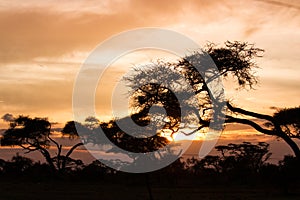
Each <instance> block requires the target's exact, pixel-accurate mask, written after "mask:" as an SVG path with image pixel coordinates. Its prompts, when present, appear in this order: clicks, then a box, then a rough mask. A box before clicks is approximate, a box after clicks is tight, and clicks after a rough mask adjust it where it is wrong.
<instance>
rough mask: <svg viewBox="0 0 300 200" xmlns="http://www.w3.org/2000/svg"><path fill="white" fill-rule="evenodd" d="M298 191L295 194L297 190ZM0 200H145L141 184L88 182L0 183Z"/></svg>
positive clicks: (230, 191) (183, 190)
mask: <svg viewBox="0 0 300 200" xmlns="http://www.w3.org/2000/svg"><path fill="white" fill-rule="evenodd" d="M152 192H153V197H154V200H192V199H201V200H202V199H203V200H222V199H224V200H227V199H228V200H257V199H258V200H259V199H264V200H267V199H270V200H271V199H272V200H294V199H295V200H299V199H300V196H299V194H300V193H297V194H293V195H291V194H290V195H283V193H282V192H281V191H280V189H278V188H277V189H276V188H272V187H265V188H262V187H260V186H237V185H236V186H225V185H223V186H203V185H202V186H199V187H198V186H190V187H183V186H182V187H178V186H177V187H158V186H156V187H152ZM298 192H299V191H298ZM0 194H1V195H0V199H1V200H2V199H3V200H25V199H31V200H41V199H43V200H48V199H49V200H50V199H51V200H83V199H84V200H96V199H97V200H119V199H123V200H127V199H130V200H139V199H141V200H146V199H149V198H148V191H147V188H146V187H145V186H144V185H128V184H120V183H119V184H118V183H106V182H103V181H100V182H88V181H80V182H78V181H73V182H72V181H46V182H39V183H33V182H24V181H22V182H21V181H20V182H18V181H15V180H14V181H9V182H7V181H0Z"/></svg>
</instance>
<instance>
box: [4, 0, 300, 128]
mask: <svg viewBox="0 0 300 200" xmlns="http://www.w3.org/2000/svg"><path fill="white" fill-rule="evenodd" d="M142 27H159V28H166V29H170V30H174V31H177V32H179V33H182V34H184V35H186V36H188V37H190V38H191V39H193V40H194V41H196V42H198V43H199V45H204V44H205V43H207V42H208V41H211V42H215V43H220V44H222V43H223V42H224V41H226V40H239V41H247V42H249V43H255V44H256V46H257V47H260V48H262V49H265V51H266V52H265V55H264V57H263V58H261V59H258V60H257V63H258V64H259V66H260V69H258V70H257V75H258V76H259V77H260V82H259V84H258V85H257V86H256V90H252V91H237V90H233V89H232V88H231V87H228V88H226V94H227V95H228V98H229V99H231V100H233V102H234V103H235V104H236V105H239V106H241V107H243V108H247V109H250V110H254V111H257V112H264V113H272V112H273V111H274V110H272V109H270V106H275V107H292V106H298V105H299V95H300V89H299V88H300V56H299V55H300V40H299V38H300V2H299V1H298V0H274V1H273V0H215V1H210V0H195V1H179V0H178V1H175V0H173V1H171V0H165V1H156V0H155V1H139V0H101V1H97V0H88V1H86V0H75V1H72V2H70V1H67V0H59V1H58V0H44V1H40V0H28V1H22V0H14V1H5V0H0V44H1V45H0V115H1V116H2V115H4V114H5V113H11V114H13V115H18V114H24V115H30V116H39V117H49V119H50V121H55V122H60V123H64V122H66V121H67V120H71V119H72V90H73V84H74V80H75V78H76V75H77V73H78V71H79V69H80V67H81V65H82V63H83V62H84V61H85V59H86V58H87V56H88V55H89V53H90V52H91V51H92V50H93V49H94V48H95V47H96V46H97V45H98V44H100V43H101V42H103V41H104V40H106V39H108V38H109V37H111V36H113V35H115V34H118V33H120V32H122V31H126V30H131V29H136V28H142ZM128 42H130V41H128ZM114 48H117V47H114ZM114 48H112V49H111V50H114ZM160 55H161V56H162V57H163V55H164V54H160ZM133 57H134V59H133V60H130V62H129V61H128V62H123V63H122V64H123V65H124V63H125V64H139V63H138V61H141V62H144V61H145V60H147V61H150V60H151V59H156V58H159V55H158V54H157V53H156V54H155V53H153V52H148V53H147V52H145V54H142V53H139V54H136V55H134V56H133ZM129 58H130V56H129ZM135 62H137V63H135ZM118 63H119V64H120V66H118V65H117V64H118ZM122 64H121V62H116V63H115V67H113V68H112V69H111V70H110V71H108V72H107V73H106V76H107V77H108V79H109V80H117V79H118V77H119V76H121V75H122V73H125V72H124V67H123V66H121V65H122ZM113 87H114V83H113V81H112V83H111V84H108V85H107V87H105V88H98V90H99V91H98V93H101V95H102V96H101V98H100V97H99V98H98V99H97V106H99V108H102V112H101V113H97V114H98V115H99V117H100V118H103V119H105V117H107V116H109V115H110V110H109V109H106V108H109V107H110V101H109V100H107V99H106V97H108V96H110V91H111V90H112V89H113ZM5 126H6V125H5V124H4V123H3V122H2V121H1V122H0V128H1V127H5Z"/></svg>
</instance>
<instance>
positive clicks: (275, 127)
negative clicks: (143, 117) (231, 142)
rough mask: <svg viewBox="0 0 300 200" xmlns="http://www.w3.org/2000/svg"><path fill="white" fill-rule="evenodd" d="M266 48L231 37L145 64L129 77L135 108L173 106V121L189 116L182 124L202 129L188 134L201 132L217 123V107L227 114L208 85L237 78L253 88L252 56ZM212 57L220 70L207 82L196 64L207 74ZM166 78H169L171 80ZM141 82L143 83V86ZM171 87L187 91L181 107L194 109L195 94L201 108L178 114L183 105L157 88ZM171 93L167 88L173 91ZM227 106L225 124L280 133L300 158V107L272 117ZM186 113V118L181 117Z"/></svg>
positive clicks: (169, 115) (256, 55)
mask: <svg viewBox="0 0 300 200" xmlns="http://www.w3.org/2000/svg"><path fill="white" fill-rule="evenodd" d="M263 52H264V50H262V49H259V48H256V47H254V45H253V44H248V43H246V42H238V41H235V42H230V41H227V42H225V45H224V46H223V47H219V46H217V45H215V44H213V43H210V44H208V45H206V46H205V48H204V49H203V52H193V53H192V54H190V55H187V56H185V57H183V58H181V59H180V60H179V61H177V62H172V63H170V62H168V63H165V62H162V61H158V62H157V63H153V64H152V65H148V66H146V67H145V68H137V69H135V70H134V73H133V74H132V75H130V76H128V77H126V78H125V80H126V81H127V82H128V86H129V87H131V88H132V91H133V92H132V93H131V95H132V98H133V99H134V101H133V102H134V103H133V104H132V106H134V107H135V109H136V110H145V112H147V111H149V107H151V106H152V105H153V104H158V105H159V103H160V104H162V105H163V107H164V108H168V109H169V110H168V111H167V115H168V117H169V120H170V119H173V120H175V123H173V124H176V123H180V122H179V118H180V117H181V119H186V120H184V121H181V123H187V122H195V124H196V125H197V126H198V128H196V129H194V131H192V132H190V133H185V134H186V135H190V134H193V133H195V132H197V131H202V130H204V129H206V128H207V127H209V125H210V123H211V122H213V121H215V119H214V118H213V115H212V113H214V111H217V112H220V113H224V112H223V111H222V110H221V109H222V108H221V107H220V106H219V105H220V102H221V99H220V98H218V97H217V98H216V97H213V96H212V95H211V94H212V91H211V90H210V88H209V87H208V84H209V83H211V82H212V81H213V80H216V79H217V78H223V79H229V78H230V79H232V80H234V81H235V82H236V84H237V88H250V89H252V88H253V86H254V85H255V84H256V83H257V77H256V76H255V75H254V71H253V70H254V69H255V68H257V67H258V66H257V64H256V62H255V60H254V59H255V58H257V57H261V56H262V53H263ZM208 55H209V56H208ZM210 58H211V59H212V60H213V61H214V63H215V64H216V67H217V69H218V71H219V72H218V73H216V74H215V75H213V76H212V77H209V78H208V79H207V80H205V77H202V76H201V74H200V73H199V71H197V69H196V68H195V66H200V67H202V68H203V69H200V70H203V71H202V74H205V73H206V72H208V71H207V67H206V66H205V65H206V64H207V63H209V61H207V60H209V59H210ZM154 72H157V73H155V76H154V75H152V76H151V74H153V73H154ZM182 77H184V78H185V80H187V81H188V83H189V85H190V86H191V87H192V88H193V91H191V90H188V89H187V88H186V87H185V85H183V84H182ZM153 80H155V81H154V82H157V83H162V84H156V87H153V84H149V83H153ZM167 82H171V83H172V84H170V83H167ZM143 83H145V84H144V85H142V84H143ZM174 84H176V85H177V86H176V87H173V88H164V87H163V85H169V86H170V85H171V86H170V87H172V85H174ZM169 89H170V90H171V91H172V92H176V94H181V93H184V95H182V96H185V101H184V103H183V104H180V108H185V107H190V108H191V107H193V105H195V104H193V105H192V104H191V102H192V101H191V96H192V94H193V95H194V96H195V97H196V99H197V104H198V106H199V107H195V108H194V109H189V110H192V111H193V112H190V113H187V114H186V115H185V113H181V115H179V114H178V110H180V108H178V107H177V106H178V105H177V104H174V103H173V102H176V99H174V98H172V97H171V96H170V95H169V96H167V97H169V98H164V94H161V93H159V92H158V91H168V90H169ZM171 91H168V92H169V93H171ZM165 96H166V95H165ZM160 98H161V99H163V100H165V102H163V103H162V102H159V101H158V99H160ZM221 103H222V102H221ZM226 105H227V106H226V107H227V112H226V113H224V115H225V123H224V124H225V125H226V124H231V123H239V124H245V125H249V126H251V127H252V128H254V129H255V130H257V131H259V132H261V133H264V134H267V135H272V136H276V137H279V138H281V139H283V140H284V141H285V142H286V143H287V144H288V145H289V146H290V147H291V149H292V150H293V152H294V154H295V156H296V157H297V158H298V159H300V149H299V147H298V146H297V144H296V143H295V141H294V140H293V139H294V138H298V139H299V110H300V109H299V107H298V108H290V109H283V110H280V111H279V112H277V113H275V114H274V115H273V116H271V115H265V114H260V113H256V112H252V111H248V110H245V109H242V108H238V107H236V106H234V105H232V103H230V101H227V103H226ZM182 110H185V109H181V111H182ZM182 116H188V117H186V118H182ZM191 116H194V118H193V119H191ZM253 118H255V119H253ZM257 119H259V120H260V121H262V120H264V121H267V123H264V124H259V123H257V121H255V120H257ZM170 121H171V120H170ZM170 127H173V126H170ZM172 132H173V131H172Z"/></svg>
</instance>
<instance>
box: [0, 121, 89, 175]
mask: <svg viewBox="0 0 300 200" xmlns="http://www.w3.org/2000/svg"><path fill="white" fill-rule="evenodd" d="M65 134H67V135H68V136H69V137H72V138H74V137H77V134H76V133H74V132H69V133H65ZM51 135H52V131H51V123H50V122H49V121H48V120H47V118H30V117H28V116H19V117H17V118H14V119H13V120H12V121H11V122H10V125H9V128H8V129H7V130H6V131H5V132H4V134H3V138H2V139H1V146H20V147H21V148H23V149H24V150H26V152H25V153H30V152H34V151H38V152H40V153H41V154H42V155H43V157H44V158H45V160H46V162H47V163H48V165H49V166H50V168H51V169H52V170H54V171H64V170H65V169H66V166H67V165H72V164H74V163H75V164H78V161H76V160H74V159H72V158H70V155H71V154H72V153H73V151H74V150H75V149H76V148H77V147H79V146H81V145H83V143H81V142H79V143H77V144H75V145H74V146H73V147H72V148H71V149H70V150H68V151H67V153H66V155H62V149H63V146H62V145H61V144H59V143H58V142H57V141H55V140H54V139H53V138H52V137H51ZM50 146H55V147H56V155H55V156H51V154H50V152H49V148H50Z"/></svg>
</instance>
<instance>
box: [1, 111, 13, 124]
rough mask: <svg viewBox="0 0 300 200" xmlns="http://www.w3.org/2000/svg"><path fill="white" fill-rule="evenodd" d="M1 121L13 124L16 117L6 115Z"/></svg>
mask: <svg viewBox="0 0 300 200" xmlns="http://www.w3.org/2000/svg"><path fill="white" fill-rule="evenodd" d="M1 119H3V121H5V122H12V121H14V116H13V115H12V114H10V113H6V114H5V115H3V116H2V117H1Z"/></svg>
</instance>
